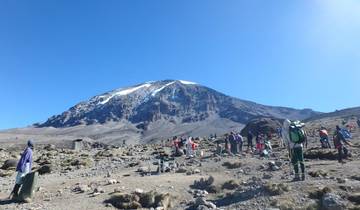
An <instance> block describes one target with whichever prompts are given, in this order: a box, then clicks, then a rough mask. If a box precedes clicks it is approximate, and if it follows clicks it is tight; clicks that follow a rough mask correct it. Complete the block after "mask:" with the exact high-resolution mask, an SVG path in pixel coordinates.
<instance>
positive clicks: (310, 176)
mask: <svg viewBox="0 0 360 210" xmlns="http://www.w3.org/2000/svg"><path fill="white" fill-rule="evenodd" d="M321 123H322V122H313V123H311V126H312V127H311V128H315V127H318V126H319V125H320V124H321ZM335 123H336V122H335ZM353 135H354V138H353V140H352V142H353V144H354V147H352V148H351V152H352V157H351V158H350V159H349V160H347V162H346V163H345V164H340V163H338V162H337V160H336V154H337V153H336V151H335V150H330V149H320V148H318V146H319V141H318V137H316V136H310V143H309V145H308V149H307V151H306V154H305V157H306V170H307V177H306V180H305V181H299V182H292V181H291V180H292V169H291V168H290V167H289V161H288V158H287V152H286V150H285V149H283V148H281V147H279V146H278V139H277V138H275V140H274V153H273V154H272V155H271V157H270V158H263V157H260V156H259V155H256V154H252V153H249V152H243V153H242V154H241V155H237V156H229V155H225V154H224V155H223V156H218V155H215V146H214V144H213V143H212V142H211V141H208V140H202V141H201V142H200V148H199V149H200V150H203V151H204V157H203V158H199V157H196V158H193V159H186V158H185V157H175V158H171V157H170V156H169V161H168V162H167V164H168V168H169V171H168V172H164V173H160V174H159V173H157V168H158V166H157V164H158V157H159V156H165V157H167V155H169V154H171V148H170V147H162V146H160V145H135V146H126V147H112V146H107V145H102V144H95V143H89V144H88V145H87V148H85V149H83V150H81V151H75V150H71V149H62V148H60V146H55V145H51V144H49V145H48V144H47V143H45V142H42V144H41V145H37V147H36V150H35V152H34V166H33V167H34V170H35V169H38V170H39V172H40V173H41V175H39V178H38V183H37V187H36V192H35V196H34V198H33V200H32V202H31V203H17V202H12V201H9V200H7V199H6V197H7V196H8V195H9V193H10V191H11V189H12V187H13V184H14V180H15V176H16V174H15V171H14V169H13V166H14V164H16V161H17V159H18V158H19V154H20V152H21V150H20V148H14V147H13V146H10V144H5V143H3V144H1V149H0V166H1V165H3V167H2V169H0V177H1V178H0V186H1V187H0V198H2V199H1V201H0V209H117V208H120V209H122V208H129V209H133V208H141V207H143V208H145V209H150V208H153V209H216V208H217V209H267V208H268V209H270V208H272V209H321V208H323V209H360V167H359V165H360V156H359V154H360V129H359V128H358V129H357V130H355V131H354V133H353ZM48 143H50V142H48ZM320 158H321V159H320ZM12 159H14V161H13V162H12V161H7V160H12Z"/></svg>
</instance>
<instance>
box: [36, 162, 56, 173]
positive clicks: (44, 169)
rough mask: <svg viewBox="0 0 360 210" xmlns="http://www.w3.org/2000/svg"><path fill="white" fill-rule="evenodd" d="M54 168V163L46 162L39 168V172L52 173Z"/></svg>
mask: <svg viewBox="0 0 360 210" xmlns="http://www.w3.org/2000/svg"><path fill="white" fill-rule="evenodd" d="M52 168H53V167H52V165H50V164H45V165H43V166H41V167H40V168H39V169H38V172H39V174H40V175H43V174H49V173H51V171H52Z"/></svg>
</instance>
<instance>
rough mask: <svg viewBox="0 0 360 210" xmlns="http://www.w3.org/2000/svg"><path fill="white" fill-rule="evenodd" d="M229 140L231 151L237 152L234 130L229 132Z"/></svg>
mask: <svg viewBox="0 0 360 210" xmlns="http://www.w3.org/2000/svg"><path fill="white" fill-rule="evenodd" d="M229 142H230V148H231V153H232V154H237V153H238V142H237V141H236V135H235V133H234V132H230V135H229Z"/></svg>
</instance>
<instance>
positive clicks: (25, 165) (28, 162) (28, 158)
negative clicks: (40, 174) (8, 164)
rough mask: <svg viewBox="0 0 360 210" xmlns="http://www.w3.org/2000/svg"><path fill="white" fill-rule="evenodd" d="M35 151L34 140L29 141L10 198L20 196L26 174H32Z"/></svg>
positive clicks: (21, 158) (17, 168)
mask: <svg viewBox="0 0 360 210" xmlns="http://www.w3.org/2000/svg"><path fill="white" fill-rule="evenodd" d="M33 150H34V142H33V140H29V141H28V142H27V147H26V148H25V150H24V152H23V153H22V154H21V157H20V160H19V162H18V164H17V166H16V171H17V175H16V180H15V186H14V189H13V190H12V191H11V193H10V198H12V199H13V198H16V197H18V195H19V189H20V187H21V185H22V184H23V179H24V177H25V176H26V174H28V173H30V171H31V166H32V159H33Z"/></svg>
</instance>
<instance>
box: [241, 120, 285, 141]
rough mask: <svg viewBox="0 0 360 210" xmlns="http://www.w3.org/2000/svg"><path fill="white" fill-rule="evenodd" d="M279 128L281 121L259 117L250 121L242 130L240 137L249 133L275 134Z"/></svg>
mask: <svg viewBox="0 0 360 210" xmlns="http://www.w3.org/2000/svg"><path fill="white" fill-rule="evenodd" d="M278 127H281V120H280V119H275V118H268V117H261V118H255V119H252V120H251V121H250V122H249V123H248V124H247V125H246V126H245V127H244V128H243V129H242V130H241V135H242V136H247V134H248V132H249V131H251V132H252V133H253V134H255V135H256V134H258V133H263V134H267V133H269V132H270V133H276V129H277V128H278Z"/></svg>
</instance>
